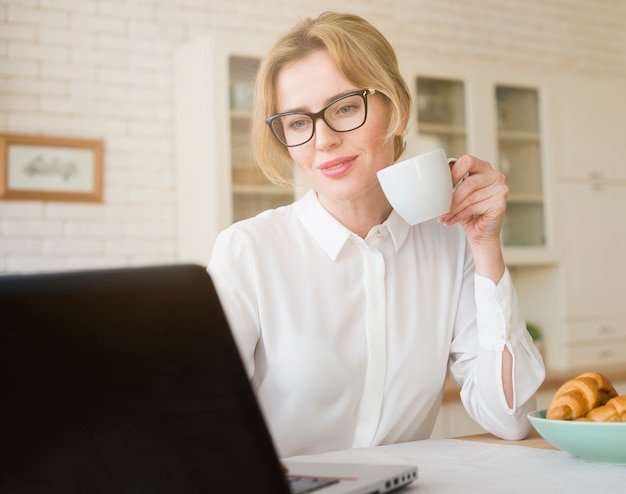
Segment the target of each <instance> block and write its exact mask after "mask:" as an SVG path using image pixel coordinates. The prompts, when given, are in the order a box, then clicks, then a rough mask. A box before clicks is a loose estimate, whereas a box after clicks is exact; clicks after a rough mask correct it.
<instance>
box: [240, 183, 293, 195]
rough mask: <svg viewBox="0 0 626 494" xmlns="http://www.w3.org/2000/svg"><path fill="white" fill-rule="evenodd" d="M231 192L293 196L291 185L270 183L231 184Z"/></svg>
mask: <svg viewBox="0 0 626 494" xmlns="http://www.w3.org/2000/svg"><path fill="white" fill-rule="evenodd" d="M233 194H244V195H266V196H291V197H292V196H293V194H294V192H293V188H292V187H279V186H277V185H272V184H233Z"/></svg>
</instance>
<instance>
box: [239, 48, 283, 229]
mask: <svg viewBox="0 0 626 494" xmlns="http://www.w3.org/2000/svg"><path fill="white" fill-rule="evenodd" d="M258 66H259V60H258V59H257V58H249V57H241V56H231V57H230V58H229V78H230V81H229V82H230V83H229V87H230V155H231V174H232V193H233V195H232V204H233V221H238V220H241V219H244V218H249V217H251V216H254V215H256V214H258V213H260V212H262V211H265V210H266V209H270V208H276V207H278V206H282V205H285V204H290V203H291V202H293V199H294V188H293V187H286V186H278V185H274V184H272V183H271V182H270V181H269V180H267V178H266V177H265V175H264V174H263V173H262V172H261V170H260V169H259V168H258V166H257V165H256V163H255V162H254V157H253V155H252V149H251V143H250V124H251V121H252V113H251V111H252V92H253V91H252V88H253V84H254V77H255V74H256V72H257V69H258Z"/></svg>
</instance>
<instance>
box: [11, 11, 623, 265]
mask: <svg viewBox="0 0 626 494" xmlns="http://www.w3.org/2000/svg"><path fill="white" fill-rule="evenodd" d="M325 9H334V10H341V11H352V12H355V13H358V14H361V15H363V16H365V17H367V18H369V19H370V20H371V21H372V22H373V23H375V24H376V25H377V26H378V27H379V28H380V29H381V30H382V31H383V32H385V34H387V36H388V37H389V39H390V40H391V41H392V42H393V43H394V44H395V45H396V46H398V47H399V48H400V47H402V48H409V49H411V50H413V52H414V53H415V55H416V56H419V54H420V53H429V54H433V53H441V54H442V55H455V56H462V57H464V58H465V59H470V60H471V59H476V60H492V61H495V62H498V63H501V64H502V65H503V66H506V65H508V64H514V65H516V66H517V67H519V66H525V65H527V66H529V67H534V68H537V67H539V68H545V70H546V71H558V72H559V73H563V72H566V73H572V74H573V75H575V74H576V73H593V74H597V75H598V76H604V75H611V76H619V77H624V78H626V1H624V0H612V1H611V0H525V1H519V0H446V1H444V0H421V1H420V0H392V1H389V0H369V1H354V0H333V1H328V0H301V1H298V2H294V1H289V2H286V1H284V0H97V1H96V0H0V131H2V132H12V133H28V134H43V135H62V136H75V137H87V138H99V139H103V140H104V142H105V202H104V204H101V205H93V204H88V205H85V204H73V203H52V202H48V203H41V202H28V201H0V272H15V271H38V270H53V269H65V268H81V267H91V266H109V265H136V264H142V263H156V262H170V261H171V262H173V261H175V260H176V239H175V232H176V225H175V221H176V214H175V212H176V210H175V208H176V205H175V202H174V199H175V186H176V184H175V182H174V175H175V174H174V170H173V163H174V156H173V136H174V129H173V123H172V119H173V117H172V112H173V110H172V61H173V53H174V51H175V50H176V48H177V47H178V46H180V45H181V44H183V43H185V42H186V41H189V40H190V39H193V38H194V37H195V36H197V35H199V34H200V33H202V32H203V31H206V30H208V29H211V28H214V27H220V28H222V29H224V28H232V29H241V30H244V31H246V32H258V33H260V34H264V35H267V36H270V37H275V36H277V35H278V34H279V33H281V32H283V31H284V30H285V29H288V28H289V27H290V26H291V25H292V24H293V22H294V21H295V20H296V19H298V18H300V17H302V16H305V15H316V14H317V13H319V12H321V11H322V10H325ZM208 254H209V253H208V252H207V257H208Z"/></svg>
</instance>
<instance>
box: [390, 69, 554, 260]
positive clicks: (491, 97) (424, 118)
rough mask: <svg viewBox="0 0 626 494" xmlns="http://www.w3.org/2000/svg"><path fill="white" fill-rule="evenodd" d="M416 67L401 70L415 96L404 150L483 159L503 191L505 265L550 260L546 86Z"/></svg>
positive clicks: (463, 71)
mask: <svg viewBox="0 0 626 494" xmlns="http://www.w3.org/2000/svg"><path fill="white" fill-rule="evenodd" d="M401 60H402V61H404V58H402V57H401ZM422 64H423V65H414V66H411V65H409V66H408V67H407V68H405V69H404V70H405V77H406V78H407V80H408V81H409V82H410V83H411V85H412V87H413V88H414V90H415V101H416V105H415V106H416V114H415V116H414V118H415V125H414V126H413V129H411V128H409V131H408V133H407V141H408V144H407V154H408V153H411V154H418V153H423V152H426V151H430V150H432V149H436V148H443V149H444V150H445V151H446V153H447V154H448V155H449V156H457V157H458V156H460V155H462V154H465V153H470V154H474V155H476V156H478V157H481V158H483V159H487V160H488V161H490V162H491V163H492V165H493V166H494V167H496V168H498V169H499V170H500V171H502V173H504V174H505V175H506V177H507V184H508V186H509V189H510V190H509V196H508V200H507V201H508V203H507V212H506V216H505V222H504V226H503V229H502V244H503V247H504V253H505V259H506V261H507V264H509V265H510V266H518V265H521V266H523V265H536V264H544V263H553V262H555V253H554V242H553V238H552V232H551V229H550V226H551V223H550V221H549V214H550V209H549V205H548V200H549V194H548V193H546V189H547V187H548V184H547V181H546V178H545V177H546V176H547V175H548V170H547V164H546V161H547V160H546V156H547V151H546V149H545V147H544V140H545V139H546V138H545V134H546V133H547V132H548V131H547V130H546V129H545V128H544V126H543V125H542V123H543V122H542V121H543V120H545V119H546V118H547V117H546V114H545V111H544V108H543V106H542V105H543V101H542V98H543V97H544V96H545V93H546V92H548V87H547V86H548V84H547V83H546V82H545V81H543V80H542V79H541V78H540V77H537V78H536V79H533V78H532V77H530V78H529V77H528V75H524V76H523V77H521V78H520V79H517V80H516V79H515V77H511V74H510V73H509V74H507V79H506V80H504V82H502V80H501V79H500V77H499V76H500V74H498V73H497V72H496V71H494V69H493V68H491V67H489V68H485V69H484V70H480V69H477V68H476V67H475V66H472V68H471V69H470V68H465V67H464V65H463V64H460V65H453V66H452V65H451V66H450V67H448V68H443V69H442V68H441V67H440V68H435V69H434V68H433V65H434V64H429V63H428V62H423V61H422ZM509 81H510V82H509Z"/></svg>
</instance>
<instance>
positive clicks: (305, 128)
mask: <svg viewBox="0 0 626 494" xmlns="http://www.w3.org/2000/svg"><path fill="white" fill-rule="evenodd" d="M375 92H376V90H375V89H361V90H359V91H353V92H351V93H348V94H344V95H343V96H340V97H339V98H337V99H334V100H333V101H331V102H330V103H328V104H327V105H326V106H325V107H324V108H322V109H321V110H320V111H318V112H317V113H309V112H304V111H289V112H285V113H279V114H278V115H273V116H271V117H268V118H266V119H265V123H266V124H267V125H268V126H269V128H270V129H271V130H272V134H274V137H276V139H278V141H279V142H280V143H281V144H282V145H283V146H286V147H295V146H302V144H306V143H307V142H309V141H310V140H311V139H313V135H314V134H315V123H316V122H317V120H318V119H320V118H321V119H322V120H323V121H324V122H325V123H326V125H328V126H329V127H330V128H331V129H332V130H334V131H335V132H350V131H351V130H355V129H358V128H359V127H361V126H362V125H363V124H364V123H365V120H366V119H367V95H368V94H374V93H375Z"/></svg>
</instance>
